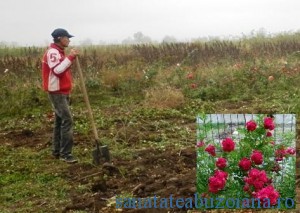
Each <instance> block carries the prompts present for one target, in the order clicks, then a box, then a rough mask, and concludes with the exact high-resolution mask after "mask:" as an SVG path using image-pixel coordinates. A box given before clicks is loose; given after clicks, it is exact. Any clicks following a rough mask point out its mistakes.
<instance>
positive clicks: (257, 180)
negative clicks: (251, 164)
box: [244, 169, 269, 191]
mask: <svg viewBox="0 0 300 213" xmlns="http://www.w3.org/2000/svg"><path fill="white" fill-rule="evenodd" d="M244 181H245V183H246V184H249V185H250V186H253V187H254V189H255V190H256V191H257V190H260V189H262V188H263V187H264V186H265V185H267V184H268V182H269V179H268V177H267V174H266V172H265V171H264V170H263V171H260V170H258V169H251V170H250V171H249V173H248V177H245V178H244Z"/></svg>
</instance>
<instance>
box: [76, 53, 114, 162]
mask: <svg viewBox="0 0 300 213" xmlns="http://www.w3.org/2000/svg"><path fill="white" fill-rule="evenodd" d="M76 66H77V69H78V73H79V79H80V86H81V90H82V92H83V97H84V101H85V104H86V106H87V109H88V113H89V118H90V122H91V125H92V128H93V133H94V138H95V145H96V148H95V149H94V150H93V151H92V155H93V164H95V165H100V163H101V162H110V154H109V150H108V147H107V146H106V145H101V143H100V140H99V136H98V132H97V129H96V124H95V121H94V116H93V112H92V109H91V105H90V101H89V98H88V94H87V91H86V87H85V84H84V79H83V74H82V70H81V67H80V63H79V60H78V57H76Z"/></svg>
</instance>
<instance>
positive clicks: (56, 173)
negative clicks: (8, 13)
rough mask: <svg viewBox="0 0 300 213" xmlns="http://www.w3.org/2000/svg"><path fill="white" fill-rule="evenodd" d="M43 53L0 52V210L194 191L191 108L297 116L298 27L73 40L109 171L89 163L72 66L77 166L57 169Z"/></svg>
mask: <svg viewBox="0 0 300 213" xmlns="http://www.w3.org/2000/svg"><path fill="white" fill-rule="evenodd" d="M45 48H46V47H45ZM45 48H36V47H19V48H17V47H16V48H8V47H0V101H1V103H2V104H1V105H0V126H1V130H0V141H1V144H0V153H1V155H0V156H1V157H0V174H1V176H0V203H1V207H0V212H114V211H115V210H114V209H115V208H114V205H115V195H119V196H124V197H126V196H135V197H147V196H152V195H153V194H156V195H159V196H161V197H163V196H167V197H168V196H169V195H170V194H174V196H177V197H178V196H185V197H188V196H191V195H192V194H194V193H195V191H196V187H195V181H196V153H195V144H196V120H195V119H196V116H197V114H199V113H296V114H298V113H299V112H300V99H299V97H300V87H299V82H300V75H299V74H300V34H299V33H296V34H285V35H278V36H276V37H272V38H269V37H259V36H258V37H254V38H244V39H241V40H239V41H219V40H215V41H209V42H194V43H174V44H155V45H154V44H151V45H150V44H148V45H146V44H145V45H133V46H119V45H116V46H114V45H111V46H91V47H79V49H80V50H81V55H80V64H81V66H82V69H83V71H84V75H85V78H86V79H85V82H86V86H87V89H88V93H89V96H90V101H91V104H92V109H93V111H94V114H95V119H96V124H97V128H98V132H99V135H100V137H101V142H102V143H104V144H107V145H108V146H109V149H110V151H111V153H112V157H113V159H112V163H113V165H114V166H113V167H109V166H107V165H101V166H99V167H96V166H94V165H92V164H91V161H92V157H91V150H92V149H93V136H92V131H91V128H90V126H89V121H88V119H87V110H86V107H85V104H84V100H83V96H82V93H81V91H80V88H79V81H78V76H77V72H76V67H73V77H74V89H73V92H72V96H71V100H72V104H71V108H72V112H73V116H74V130H75V134H74V136H75V147H74V154H75V155H76V156H77V157H78V158H79V160H80V162H79V163H78V164H76V165H66V164H64V163H63V162H60V161H56V160H54V159H52V158H51V156H50V153H51V152H50V149H51V136H52V135H51V133H52V125H53V113H52V110H51V106H50V103H49V101H48V98H47V95H46V94H45V93H44V92H43V91H42V89H41V58H42V54H43V52H44V51H45ZM299 122H300V120H299V119H298V120H297V123H299ZM298 132H299V129H298ZM297 162H298V161H297ZM297 199H298V198H297ZM298 200H299V199H298ZM183 211H185V210H183Z"/></svg>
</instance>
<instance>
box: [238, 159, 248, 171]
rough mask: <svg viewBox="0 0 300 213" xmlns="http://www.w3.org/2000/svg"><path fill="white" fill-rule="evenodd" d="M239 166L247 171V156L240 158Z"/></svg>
mask: <svg viewBox="0 0 300 213" xmlns="http://www.w3.org/2000/svg"><path fill="white" fill-rule="evenodd" d="M239 167H240V168H241V169H242V170H244V171H248V170H249V169H250V168H251V161H250V160H249V159H248V158H242V159H241V160H240V162H239Z"/></svg>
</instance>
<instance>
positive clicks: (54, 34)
mask: <svg viewBox="0 0 300 213" xmlns="http://www.w3.org/2000/svg"><path fill="white" fill-rule="evenodd" d="M51 35H52V37H53V38H58V37H64V36H66V37H68V38H72V37H74V36H73V35H70V34H69V33H68V31H66V30H65V29H62V28H57V29H55V30H54V31H53V32H52V33H51Z"/></svg>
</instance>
